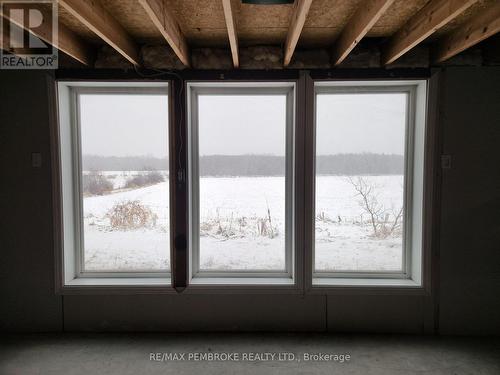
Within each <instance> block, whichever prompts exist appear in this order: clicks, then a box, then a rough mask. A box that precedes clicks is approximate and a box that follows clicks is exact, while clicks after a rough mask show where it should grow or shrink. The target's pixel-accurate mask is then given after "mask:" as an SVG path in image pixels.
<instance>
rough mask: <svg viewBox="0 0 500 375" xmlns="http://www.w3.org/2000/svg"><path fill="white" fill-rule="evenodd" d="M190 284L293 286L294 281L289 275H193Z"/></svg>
mask: <svg viewBox="0 0 500 375" xmlns="http://www.w3.org/2000/svg"><path fill="white" fill-rule="evenodd" d="M190 285H197V286H198V285H203V286H214V285H221V286H226V285H230V286H231V285H234V286H259V285H263V286H266V287H267V286H270V287H273V286H293V285H295V283H294V281H293V280H292V279H291V278H289V277H286V278H285V277H203V276H201V277H193V278H192V279H191V282H190Z"/></svg>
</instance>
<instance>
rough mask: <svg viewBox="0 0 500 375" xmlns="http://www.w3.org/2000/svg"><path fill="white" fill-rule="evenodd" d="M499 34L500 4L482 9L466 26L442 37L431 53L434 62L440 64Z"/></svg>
mask: <svg viewBox="0 0 500 375" xmlns="http://www.w3.org/2000/svg"><path fill="white" fill-rule="evenodd" d="M498 32H500V2H496V3H495V4H493V5H492V6H491V7H489V8H486V9H484V10H483V11H482V12H480V13H479V14H477V15H476V16H475V17H474V18H472V19H471V20H469V21H468V22H467V23H466V24H464V25H461V26H460V28H459V29H458V30H457V31H455V32H453V33H451V34H450V35H448V36H446V37H444V39H443V40H441V41H440V42H439V43H438V44H437V47H436V49H435V50H434V51H433V54H432V58H433V60H434V62H437V63H439V62H442V61H444V60H447V59H449V58H450V57H453V56H455V55H456V54H458V53H460V52H462V51H464V50H466V49H467V48H469V47H472V46H473V45H475V44H477V43H479V42H481V41H483V40H484V39H486V38H489V37H490V36H492V35H494V34H496V33H498Z"/></svg>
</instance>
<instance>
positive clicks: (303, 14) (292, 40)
mask: <svg viewBox="0 0 500 375" xmlns="http://www.w3.org/2000/svg"><path fill="white" fill-rule="evenodd" d="M311 4H312V0H295V3H294V10H293V15H292V21H291V23H290V28H289V29H288V35H287V37H286V42H285V58H284V65H285V66H288V65H289V64H290V61H291V60H292V56H293V52H294V51H295V47H296V46H297V42H298V41H299V38H300V34H301V32H302V29H303V28H304V24H305V22H306V18H307V13H309V8H310V7H311Z"/></svg>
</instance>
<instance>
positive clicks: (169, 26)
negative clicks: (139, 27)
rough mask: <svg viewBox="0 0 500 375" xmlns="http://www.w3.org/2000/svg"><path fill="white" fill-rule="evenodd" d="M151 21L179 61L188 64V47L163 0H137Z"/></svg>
mask: <svg viewBox="0 0 500 375" xmlns="http://www.w3.org/2000/svg"><path fill="white" fill-rule="evenodd" d="M139 3H140V4H141V5H142V7H143V8H144V10H145V11H146V13H147V14H148V16H149V18H150V19H151V21H152V22H153V23H154V25H155V26H156V27H157V28H158V30H159V31H160V33H161V34H162V35H163V37H164V38H165V40H166V41H167V43H168V44H169V45H170V47H172V49H173V51H174V52H175V54H176V55H177V57H179V59H180V60H181V62H182V63H183V64H184V65H186V66H190V59H189V47H188V44H187V41H186V38H185V37H184V34H183V33H182V30H181V28H180V26H179V23H178V22H177V20H176V19H175V17H174V15H173V14H172V13H171V12H170V10H169V9H168V6H167V4H166V2H165V0H139Z"/></svg>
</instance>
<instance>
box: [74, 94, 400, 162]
mask: <svg viewBox="0 0 500 375" xmlns="http://www.w3.org/2000/svg"><path fill="white" fill-rule="evenodd" d="M285 102H286V100H285V96H231V97H230V96H201V97H200V100H199V108H200V116H199V125H200V155H214V154H219V155H242V154H272V155H284V153H285V115H286V114H285ZM405 103H406V97H405V95H404V94H363V95H360V94H355V95H352V94H347V95H346V94H336V95H319V96H318V102H317V144H316V149H317V153H318V154H319V155H325V154H327V155H328V154H338V153H360V152H374V153H386V154H401V155H402V154H403V152H404V132H405V111H406V109H405V106H406V104H405ZM81 120H82V129H81V135H82V151H83V154H93V155H102V156H139V155H150V156H155V157H166V155H167V154H168V147H167V145H168V139H167V123H168V105H167V97H166V96H155V95H82V96H81Z"/></svg>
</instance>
